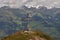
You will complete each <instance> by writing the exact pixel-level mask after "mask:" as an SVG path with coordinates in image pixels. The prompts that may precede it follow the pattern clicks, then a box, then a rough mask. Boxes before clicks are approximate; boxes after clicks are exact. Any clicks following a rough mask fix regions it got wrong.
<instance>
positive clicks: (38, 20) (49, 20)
mask: <svg viewBox="0 0 60 40" xmlns="http://www.w3.org/2000/svg"><path fill="white" fill-rule="evenodd" d="M27 13H31V14H32V17H31V19H34V21H31V22H30V25H31V28H32V30H36V29H37V30H40V31H43V32H44V33H47V34H49V35H52V36H53V37H59V38H60V18H59V17H60V8H52V9H47V8H46V7H40V8H39V9H36V8H33V7H31V8H27V7H25V6H23V7H22V8H10V7H8V6H4V7H2V8H0V30H1V31H0V34H1V35H0V37H4V36H6V35H9V34H12V33H15V32H17V31H20V30H26V21H24V23H22V21H21V18H26V14H27ZM36 26H37V27H36Z"/></svg>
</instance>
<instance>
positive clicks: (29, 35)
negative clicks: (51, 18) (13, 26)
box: [2, 31, 54, 40]
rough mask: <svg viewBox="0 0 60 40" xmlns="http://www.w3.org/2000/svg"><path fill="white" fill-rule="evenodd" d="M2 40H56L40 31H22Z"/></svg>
mask: <svg viewBox="0 0 60 40" xmlns="http://www.w3.org/2000/svg"><path fill="white" fill-rule="evenodd" d="M2 40H54V39H53V38H52V37H50V36H48V35H46V34H43V33H42V32H38V31H21V32H17V33H15V34H12V35H9V36H7V37H5V38H2Z"/></svg>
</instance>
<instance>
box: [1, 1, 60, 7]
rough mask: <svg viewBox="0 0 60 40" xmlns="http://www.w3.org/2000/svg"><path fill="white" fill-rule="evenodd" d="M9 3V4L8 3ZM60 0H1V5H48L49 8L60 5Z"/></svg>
mask: <svg viewBox="0 0 60 40" xmlns="http://www.w3.org/2000/svg"><path fill="white" fill-rule="evenodd" d="M7 3H8V4H7ZM59 4H60V0H0V6H5V5H9V6H11V7H21V6H23V5H27V6H28V7H31V6H34V7H37V6H46V7H48V8H52V7H60V5H59Z"/></svg>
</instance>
